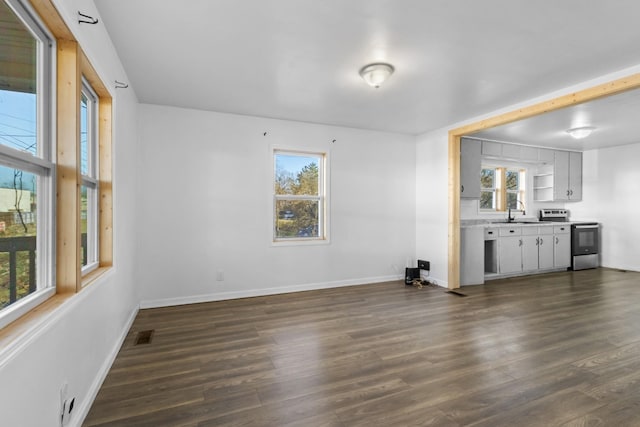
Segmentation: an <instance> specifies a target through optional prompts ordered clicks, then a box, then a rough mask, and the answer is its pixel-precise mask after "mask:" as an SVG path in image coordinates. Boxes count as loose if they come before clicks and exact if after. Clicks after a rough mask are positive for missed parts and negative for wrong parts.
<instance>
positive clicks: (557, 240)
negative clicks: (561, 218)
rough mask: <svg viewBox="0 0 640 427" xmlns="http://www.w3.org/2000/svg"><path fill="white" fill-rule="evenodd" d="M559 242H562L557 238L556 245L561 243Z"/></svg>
mask: <svg viewBox="0 0 640 427" xmlns="http://www.w3.org/2000/svg"><path fill="white" fill-rule="evenodd" d="M559 241H560V240H559V239H558V238H557V237H556V245H557V244H558V242H559Z"/></svg>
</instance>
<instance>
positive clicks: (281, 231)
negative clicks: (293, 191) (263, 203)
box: [276, 200, 320, 238]
mask: <svg viewBox="0 0 640 427" xmlns="http://www.w3.org/2000/svg"><path fill="white" fill-rule="evenodd" d="M319 204H320V202H319V201H318V200H278V201H276V212H277V219H276V238H300V237H315V238H317V237H320V234H319V233H320V231H319V227H318V224H319V222H320V221H319V216H318V212H319V209H318V207H319Z"/></svg>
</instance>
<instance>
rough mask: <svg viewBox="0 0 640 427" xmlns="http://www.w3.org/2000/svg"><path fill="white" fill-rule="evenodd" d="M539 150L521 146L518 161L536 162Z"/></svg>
mask: <svg viewBox="0 0 640 427" xmlns="http://www.w3.org/2000/svg"><path fill="white" fill-rule="evenodd" d="M538 152H539V149H538V148H537V147H529V146H528V145H523V146H521V147H520V159H521V160H524V161H526V162H527V163H529V162H537V161H538V156H539V153H538Z"/></svg>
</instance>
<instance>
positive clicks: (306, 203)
mask: <svg viewBox="0 0 640 427" xmlns="http://www.w3.org/2000/svg"><path fill="white" fill-rule="evenodd" d="M273 167H274V185H273V207H274V209H273V241H274V242H283V241H296V240H326V229H327V227H326V224H327V216H326V201H327V200H326V169H325V168H326V154H325V153H307V152H299V151H285V150H274V152H273Z"/></svg>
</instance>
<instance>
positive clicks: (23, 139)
mask: <svg viewBox="0 0 640 427" xmlns="http://www.w3.org/2000/svg"><path fill="white" fill-rule="evenodd" d="M0 16H2V24H1V25H0V63H2V64H4V65H3V66H1V67H0V88H2V89H0V144H3V145H7V146H9V147H11V148H15V149H17V150H20V151H26V152H29V153H31V154H33V155H36V154H37V152H38V150H37V148H38V147H37V140H36V123H37V116H36V114H37V99H36V88H37V51H38V49H37V40H36V39H35V38H34V37H33V36H32V35H31V33H30V32H29V31H28V30H27V28H26V27H25V26H24V24H23V23H22V22H21V21H20V20H19V19H18V18H17V17H16V15H15V14H14V13H13V11H12V10H11V9H10V8H9V7H8V6H7V5H6V4H5V3H4V2H3V1H0Z"/></svg>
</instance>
